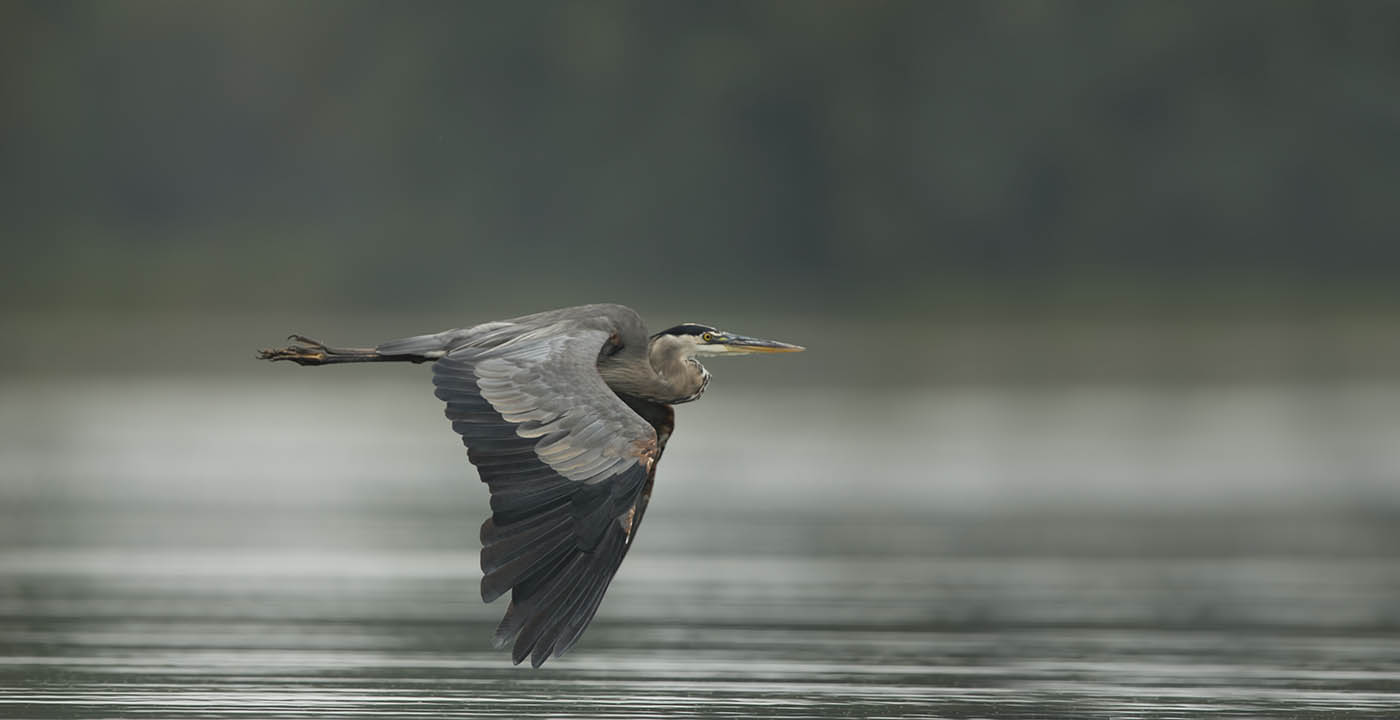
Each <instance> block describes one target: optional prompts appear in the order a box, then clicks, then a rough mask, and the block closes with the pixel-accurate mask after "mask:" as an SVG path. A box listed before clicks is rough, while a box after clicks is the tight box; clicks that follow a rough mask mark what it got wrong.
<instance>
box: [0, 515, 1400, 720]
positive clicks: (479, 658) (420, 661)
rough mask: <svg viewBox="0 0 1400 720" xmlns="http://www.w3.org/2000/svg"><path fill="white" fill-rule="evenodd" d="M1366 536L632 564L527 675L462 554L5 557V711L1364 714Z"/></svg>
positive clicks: (1398, 599)
mask: <svg viewBox="0 0 1400 720" xmlns="http://www.w3.org/2000/svg"><path fill="white" fill-rule="evenodd" d="M1077 523H1078V521H1065V526H1066V527H1067V528H1068V527H1069V525H1070V524H1077ZM682 525H684V523H682ZM1169 527H1170V523H1166V524H1161V525H1158V526H1157V529H1154V530H1150V531H1147V534H1152V533H1156V532H1159V531H1160V530H1161V529H1163V528H1169ZM667 528H668V526H667V525H662V526H659V527H656V528H652V531H653V535H660V536H663V537H661V538H660V539H659V541H658V543H657V544H658V545H659V546H661V547H674V546H675V545H677V540H676V538H666V537H664V536H665V535H667V534H668V533H670V532H671V531H670V530H668V529H667ZM422 532H423V533H424V534H431V533H432V532H435V529H433V528H428V527H425V528H423V529H422ZM681 532H682V534H683V533H684V529H683V528H682V530H681ZM871 532H873V533H874V534H879V533H880V530H879V529H878V528H873V529H872V530H871ZM899 532H900V534H901V537H903V538H904V539H906V540H907V539H911V538H913V537H914V536H915V535H917V534H918V533H917V532H914V531H911V530H910V529H909V528H903V529H902V530H900V531H899ZM1376 532H1377V533H1378V534H1377V535H1376V536H1375V537H1379V538H1382V539H1383V542H1384V543H1385V544H1384V545H1382V546H1380V547H1369V548H1353V551H1355V552H1353V553H1352V555H1353V557H1351V558H1349V559H1348V558H1339V557H1335V556H1330V555H1328V556H1313V557H1296V556H1289V557H1279V556H1265V555H1259V554H1244V555H1239V554H1232V555H1228V556H1219V557H1199V556H1185V557H1183V556H1160V555H1159V556H1157V557H1151V558H1146V559H1132V558H1122V557H1111V556H1108V557H1106V556H1102V555H1098V556H1083V555H1074V554H1068V555H1066V554H1053V553H1052V554H1048V555H1047V554H1045V553H1044V552H1041V551H1038V550H1034V551H1031V552H1027V553H1021V554H1007V553H1005V552H1004V551H998V552H995V553H991V554H980V553H960V554H957V555H944V554H939V553H938V552H937V548H933V547H917V546H916V547H911V548H909V549H908V551H907V552H905V553H902V554H874V555H871V554H862V555H853V556H844V557H841V556H821V557H817V556H803V555H800V554H799V555H793V554H781V553H779V554H768V553H763V552H759V553H746V554H741V555H733V554H706V555H687V554H678V553H666V552H646V551H641V550H639V551H638V552H637V553H634V556H633V557H632V558H630V559H629V561H628V563H627V566H626V567H625V569H624V571H623V572H622V574H621V576H620V577H619V579H618V582H617V583H616V585H615V586H614V588H613V591H612V592H611V593H610V594H609V598H608V601H607V602H606V603H605V605H604V608H603V612H602V613H601V615H600V617H599V620H598V622H597V623H596V624H595V625H594V627H593V628H592V629H591V630H590V631H589V633H588V634H587V635H586V636H585V638H584V641H583V642H582V643H581V644H580V645H579V646H578V647H577V648H576V649H575V651H574V652H573V653H572V654H571V655H570V656H568V657H566V658H562V659H558V660H555V661H553V662H551V663H550V664H549V665H547V666H546V667H545V668H544V669H543V670H540V671H531V670H529V669H527V668H519V667H512V666H511V665H509V663H508V662H507V658H506V657H505V656H504V655H503V654H502V653H500V652H496V651H493V650H491V649H490V648H489V646H488V645H487V642H486V641H487V638H488V637H489V634H490V630H491V628H492V626H493V624H494V622H495V617H496V614H497V613H498V612H500V610H501V608H500V607H499V606H483V605H481V604H480V603H479V602H478V601H477V599H476V592H475V585H476V581H477V578H478V577H479V575H478V573H477V572H476V567H475V564H476V561H475V557H474V555H473V553H471V552H470V551H465V550H464V551H456V552H453V551H420V552H414V551H406V550H384V551H372V550H364V551H355V552H326V551H290V552H282V551H278V550H276V549H245V550H217V549H198V550H186V551H178V550H172V549H168V548H154V549H152V548H139V547H128V548H125V549H115V550H96V549H57V550H54V549H51V550H41V549H12V550H10V551H7V552H4V553H0V646H2V647H3V653H0V655H3V657H0V716H3V717H68V716H85V717H90V716H103V717H112V716H141V717H185V716H192V715H197V716H200V717H246V716H257V717H272V716H276V717H293V716H306V715H334V716H348V715H368V716H375V717H478V716H493V717H522V716H535V717H537V716H544V715H550V716H567V717H615V716H623V715H633V714H636V713H638V712H641V713H644V714H646V715H650V716H662V717H678V716H691V715H700V714H704V715H718V716H732V717H750V716H755V715H765V716H774V717H817V716H821V717H826V716H848V717H938V716H947V717H973V716H975V717H999V718H1040V717H1066V718H1070V717H1086V716H1088V717H1115V718H1138V717H1154V718H1156V717H1201V716H1211V717H1232V716H1234V717H1246V716H1251V717H1252V716H1259V715H1264V716H1278V715H1289V716H1295V715H1300V714H1301V715H1307V714H1313V713H1316V714H1319V715H1321V714H1325V713H1354V714H1355V716H1356V717H1378V716H1383V715H1384V714H1385V713H1387V712H1391V711H1393V710H1394V708H1395V707H1397V706H1400V561H1398V560H1400V555H1398V554H1397V553H1396V552H1395V551H1396V550H1397V545H1396V536H1395V533H1393V532H1390V531H1386V530H1384V529H1377V530H1376ZM1129 534H1131V533H1129ZM936 537H937V536H936V534H934V533H930V534H928V535H926V536H925V539H926V540H930V541H931V540H933V539H934V538H936ZM1140 540H1141V538H1140ZM1155 540H1156V541H1158V542H1159V543H1162V544H1164V545H1168V546H1169V545H1171V542H1172V541H1171V540H1170V538H1156V539H1155ZM1152 541H1153V539H1152V538H1148V542H1149V543H1150V542H1152ZM1003 550H1004V549H1003Z"/></svg>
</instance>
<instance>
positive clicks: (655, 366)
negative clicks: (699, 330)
mask: <svg viewBox="0 0 1400 720" xmlns="http://www.w3.org/2000/svg"><path fill="white" fill-rule="evenodd" d="M694 348H695V346H694V343H691V342H687V341H686V340H682V339H677V338H675V337H673V336H669V335H662V336H660V337H658V338H656V339H654V340H651V341H650V342H649V343H648V344H647V346H646V348H645V350H643V349H642V348H637V349H636V350H632V349H630V348H623V350H622V352H619V353H618V354H617V355H613V356H608V357H604V358H600V359H599V361H598V373H599V374H600V375H602V376H603V381H604V382H606V383H607V384H608V387H611V388H612V389H613V392H616V393H618V394H620V395H630V396H632V397H636V398H642V399H644V400H649V401H652V402H658V403H661V404H663V405H675V404H677V403H683V402H690V401H691V400H694V399H696V398H698V397H700V394H701V393H703V392H705V386H706V385H707V384H708V383H709V382H710V373H709V372H708V371H706V370H705V368H704V367H702V366H701V365H700V363H699V362H698V361H696V360H695V349H694Z"/></svg>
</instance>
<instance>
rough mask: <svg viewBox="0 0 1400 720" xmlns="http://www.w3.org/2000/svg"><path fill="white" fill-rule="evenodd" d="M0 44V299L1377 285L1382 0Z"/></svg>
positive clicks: (542, 17) (1386, 99)
mask: <svg viewBox="0 0 1400 720" xmlns="http://www.w3.org/2000/svg"><path fill="white" fill-rule="evenodd" d="M0 58H3V61H2V62H0V183H3V192H2V193H0V212H2V213H3V217H4V223H3V226H4V227H3V233H4V236H5V255H6V261H5V263H4V265H3V269H0V281H2V282H0V299H3V301H4V303H5V305H6V307H8V308H11V309H42V308H48V307H89V306H92V307H97V306H101V307H112V306H120V307H132V308H137V309H140V308H151V307H162V308H169V307H176V308H179V309H191V310H209V309H225V310H227V309H244V308H254V309H256V308H267V307H271V306H274V305H278V304H283V303H298V304H302V305H308V304H309V305H311V306H317V305H323V306H325V307H332V306H337V307H339V306H345V307H351V308H367V307H389V308H410V307H414V306H421V305H423V304H424V303H439V304H441V303H451V304H458V305H460V304H467V303H480V302H486V301H488V299H489V300H490V301H491V302H494V303H496V304H497V305H501V306H511V307H518V308H519V309H520V310H522V311H524V310H527V309H534V308H536V307H543V306H548V305H551V304H555V303H573V302H584V301H595V300H604V299H613V300H619V301H624V302H636V301H637V300H638V298H641V297H646V296H648V294H651V293H664V294H667V295H670V296H674V297H680V298H682V299H684V298H702V297H714V298H719V299H718V300H716V302H730V303H735V304H754V303H776V304H783V305H801V306H805V307H809V308H813V309H815V310H817V311H830V310H835V309H837V308H841V307H849V308H856V309H858V310H870V309H886V308H899V309H902V310H903V311H907V312H914V313H918V312H923V311H925V310H927V309H929V308H932V307H933V306H935V305H936V304H939V303H941V302H944V301H953V302H959V301H966V302H970V303H996V302H1003V301H1007V302H1012V303H1038V302H1045V301H1049V300H1054V299H1057V298H1058V299H1065V298H1070V299H1073V298H1076V297H1080V296H1081V295H1082V296H1084V299H1085V301H1086V303H1088V304H1091V305H1092V304H1096V303H1104V302H1105V301H1110V300H1111V301H1112V303H1120V302H1131V301H1133V300H1135V299H1137V300H1143V299H1145V300H1146V301H1153V300H1154V299H1155V300H1160V301H1163V302H1167V303H1172V302H1177V301H1186V300H1188V299H1190V298H1199V297H1209V298H1211V299H1210V300H1209V301H1206V302H1207V304H1210V303H1214V302H1217V301H1218V302H1222V303H1225V302H1231V301H1232V300H1231V298H1238V297H1243V298H1246V299H1247V298H1249V297H1250V296H1251V295H1250V294H1251V293H1255V294H1262V296H1263V297H1264V299H1265V300H1269V301H1271V300H1282V301H1289V302H1292V301H1300V299H1301V301H1302V302H1306V303H1311V302H1315V301H1316V302H1321V301H1326V300H1329V299H1335V298H1341V299H1343V300H1346V301H1359V302H1361V303H1362V304H1376V303H1391V302H1393V300H1394V299H1395V296H1394V295H1393V288H1392V285H1393V283H1394V282H1395V276H1396V271H1397V269H1400V262H1397V261H1400V245H1398V244H1397V242H1396V235H1397V232H1396V231H1397V228H1400V202H1397V190H1400V3H1395V2H1380V1H1375V2H1369V1H1355V2H1340V1H1336V2H1326V1H1320V2H1284V1H1281V0H1280V1H1269V2H1266V1H1254V2H1247V1H1241V2H1206V1H1200V2H1189V1H1180V2H1132V3H1127V2H1034V1H1029V0H1026V1H1017V2H875V1H871V0H849V1H847V2H826V1H801V2H799V1H797V0H793V1H789V2H777V1H766V2H742V1H738V0H716V1H710V2H641V1H638V2H597V3H595V2H589V3H582V2H579V3H574V2H497V3H485V2H420V3H390V2H302V3H282V2H270V1H257V2H196V3H191V2H176V1H169V2H167V1H159V2H156V1H130V2H53V1H42V2H6V3H4V4H0ZM696 302H699V301H696Z"/></svg>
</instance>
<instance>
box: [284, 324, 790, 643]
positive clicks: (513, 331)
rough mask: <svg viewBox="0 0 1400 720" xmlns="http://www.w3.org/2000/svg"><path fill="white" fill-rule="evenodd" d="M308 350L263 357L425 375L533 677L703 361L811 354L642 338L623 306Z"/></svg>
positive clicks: (499, 634) (617, 540)
mask: <svg viewBox="0 0 1400 720" xmlns="http://www.w3.org/2000/svg"><path fill="white" fill-rule="evenodd" d="M292 338H293V339H295V340H297V341H298V342H299V343H301V344H297V345H292V346H289V347H286V348H280V349H275V350H263V351H261V353H260V357H262V358H264V359H268V360H287V361H291V362H295V363H298V364H301V365H331V364H340V363H358V362H415V363H422V362H431V363H433V384H434V386H435V387H436V395H437V397H438V398H439V399H441V400H443V401H445V402H446V403H447V411H446V413H447V418H448V420H450V421H451V422H452V429H453V430H455V431H456V432H457V433H458V434H459V435H461V436H462V442H463V443H464V444H465V445H466V446H467V458H468V459H469V460H470V461H471V463H472V464H473V465H475V466H476V468H477V471H478V473H479V474H480V475H481V480H482V481H483V482H485V483H486V484H487V486H488V487H489V489H490V491H491V511H492V514H491V517H490V518H489V519H487V520H486V522H485V523H484V524H483V525H482V527H481V543H482V549H481V570H482V573H483V576H482V579H481V597H482V600H484V601H486V602H491V601H493V600H495V599H496V598H498V597H500V596H501V595H503V594H505V593H506V592H507V591H509V592H510V594H511V600H510V606H509V607H508V608H507V610H506V614H505V617H504V618H503V619H502V620H501V624H500V626H499V627H498V628H497V629H496V633H495V636H494V638H493V643H494V644H495V645H496V646H497V647H504V646H506V645H511V644H513V649H512V652H511V658H512V660H513V661H514V662H516V663H519V662H521V661H522V660H524V659H525V658H526V657H529V658H530V661H531V664H532V665H534V666H535V667H539V666H540V665H541V664H543V663H544V661H545V660H547V659H549V658H550V657H552V656H557V655H563V654H564V653H565V652H567V651H568V650H569V649H570V648H572V647H573V646H574V644H575V643H577V642H578V640H579V638H580V637H581V636H582V634H583V632H584V630H585V629H586V628H587V627H588V624H589V622H590V621H591V620H592V619H593V616H594V614H595V613H596V612H597V610H598V606H599V604H600V603H601V602H602V598H603V594H604V592H606V590H607V588H608V585H609V583H610V582H611V581H612V578H613V576H614V575H615V574H616V572H617V568H618V566H619V565H620V564H621V563H622V559H623V558H624V557H625V556H626V555H627V552H628V550H629V549H630V548H631V545H632V541H633V539H635V537H636V532H637V527H638V526H639V525H640V524H641V521H642V517H643V515H644V514H645V513H646V508H647V503H648V501H649V500H650V498H651V488H652V483H653V481H654V480H655V477H656V465H657V463H658V462H659V461H660V459H661V454H662V452H663V451H665V449H666V442H667V440H669V439H670V437H671V432H672V430H673V429H674V427H675V413H674V411H673V410H672V407H671V406H672V405H676V404H679V403H685V402H690V401H692V400H695V399H697V398H699V397H700V395H701V394H702V393H704V391H705V388H706V386H707V385H708V383H709V379H710V374H709V372H708V371H707V370H705V368H704V366H703V365H701V364H700V361H699V359H698V358H699V357H702V356H713V355H721V354H748V353H757V352H793V351H799V350H802V348H800V347H798V346H796V345H788V344H786V343H780V342H775V341H770V340H760V339H757V338H749V337H744V336H741V335H735V334H732V333H728V332H724V331H721V330H717V329H715V328H712V327H709V326H706V325H699V324H694V323H686V324H682V325H677V326H675V327H672V328H669V329H667V330H664V331H662V332H659V333H656V334H648V332H647V329H646V326H645V324H644V323H643V322H642V319H641V317H640V316H639V315H638V314H637V313H636V312H635V311H633V310H631V309H630V308H627V307H624V306H622V305H608V304H603V305H583V306H579V307H570V308H562V309H559V310H550V311H547V312H542V313H536V314H533V315H526V316H523V317H518V318H514V319H511V320H504V321H497V322H488V323H483V324H480V325H476V326H473V327H469V328H462V329H455V330H447V331H444V332H440V333H434V334H430V335H415V336H413V337H407V338H402V339H399V340H391V341H389V342H385V343H381V344H379V345H378V346H376V347H374V348H349V349H346V348H333V347H328V346H326V345H324V344H322V343H320V342H318V341H314V340H311V339H309V338H305V337H302V336H299V335H293V336H292Z"/></svg>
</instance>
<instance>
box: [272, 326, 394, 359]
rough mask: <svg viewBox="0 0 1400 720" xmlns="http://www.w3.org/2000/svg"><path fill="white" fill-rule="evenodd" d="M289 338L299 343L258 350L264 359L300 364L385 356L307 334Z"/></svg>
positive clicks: (294, 335) (288, 337)
mask: <svg viewBox="0 0 1400 720" xmlns="http://www.w3.org/2000/svg"><path fill="white" fill-rule="evenodd" d="M287 339H288V340H294V341H296V343H297V344H293V345H288V346H287V347H284V348H263V349H262V350H259V351H258V358H259V359H262V360H273V361H276V360H289V361H291V362H294V363H296V364H298V365H330V364H333V363H346V362H369V361H374V360H381V359H383V356H381V355H380V354H379V353H377V352H375V351H374V350H373V349H370V348H335V347H330V346H329V345H326V344H325V343H323V342H321V341H320V340H315V339H312V338H309V337H306V336H305V335H297V334H292V335H288V336H287Z"/></svg>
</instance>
